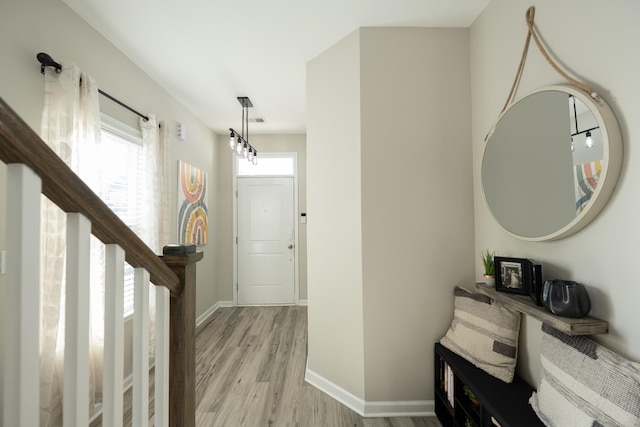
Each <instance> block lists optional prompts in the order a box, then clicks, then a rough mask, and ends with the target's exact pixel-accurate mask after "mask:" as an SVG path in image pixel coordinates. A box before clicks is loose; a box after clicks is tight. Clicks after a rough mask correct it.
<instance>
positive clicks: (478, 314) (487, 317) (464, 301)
mask: <svg viewBox="0 0 640 427" xmlns="http://www.w3.org/2000/svg"><path fill="white" fill-rule="evenodd" d="M453 295H454V312H453V322H451V327H450V328H449V330H448V331H447V334H446V335H445V336H444V337H442V339H441V340H440V344H442V345H443V346H445V347H447V348H448V349H449V350H451V351H453V352H455V353H457V354H459V355H460V356H462V357H463V358H465V359H467V360H468V361H469V362H471V363H473V364H474V365H475V366H477V367H478V368H480V369H482V370H483V371H485V372H487V373H488V374H490V375H493V376H494V377H496V378H499V379H501V380H502V381H504V382H506V383H510V382H512V381H513V374H514V370H515V367H516V360H517V356H518V333H519V332H520V313H519V312H518V311H516V310H512V309H510V308H507V307H505V306H503V305H501V304H500V303H498V302H496V301H494V300H492V299H491V298H489V297H488V296H485V295H482V294H478V293H473V292H469V291H468V290H466V289H464V288H461V287H458V286H456V288H455V289H454V294H453Z"/></svg>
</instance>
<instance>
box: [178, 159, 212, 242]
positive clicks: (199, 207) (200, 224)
mask: <svg viewBox="0 0 640 427" xmlns="http://www.w3.org/2000/svg"><path fill="white" fill-rule="evenodd" d="M178 163H179V165H178V167H179V170H178V242H179V243H195V244H196V245H206V244H207V242H208V240H209V218H208V216H209V208H208V206H207V174H206V173H205V172H204V171H203V170H201V169H198V168H196V167H194V166H192V165H190V164H188V163H185V162H183V161H179V162H178Z"/></svg>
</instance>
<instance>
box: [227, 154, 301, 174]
mask: <svg viewBox="0 0 640 427" xmlns="http://www.w3.org/2000/svg"><path fill="white" fill-rule="evenodd" d="M236 161H237V162H238V163H237V164H238V176H294V175H295V173H294V172H295V171H294V159H293V157H266V156H261V157H260V158H259V159H258V164H257V165H254V164H253V163H249V162H248V161H247V160H246V159H244V158H242V157H238V158H237V160H236Z"/></svg>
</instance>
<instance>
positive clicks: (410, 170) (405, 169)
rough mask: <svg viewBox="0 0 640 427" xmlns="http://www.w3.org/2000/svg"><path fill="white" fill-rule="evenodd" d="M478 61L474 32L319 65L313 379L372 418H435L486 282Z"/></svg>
mask: <svg viewBox="0 0 640 427" xmlns="http://www.w3.org/2000/svg"><path fill="white" fill-rule="evenodd" d="M468 52H469V51H468V30H466V29H450V30H443V29H415V28H362V29H359V30H357V31H355V32H354V33H352V34H351V35H350V36H348V37H347V38H346V39H344V40H343V41H341V42H339V43H338V44H336V45H334V46H333V47H331V48H330V49H328V50H327V51H325V52H324V53H323V54H321V55H320V56H319V57H317V58H315V59H314V60H313V61H311V62H310V63H309V64H308V68H307V85H308V110H307V111H308V128H307V150H308V156H309V162H308V195H307V199H308V206H309V224H308V255H309V259H308V263H309V267H308V286H309V364H308V369H309V370H310V371H313V372H314V373H315V374H318V375H320V376H322V377H324V379H325V380H327V381H329V382H331V383H333V384H334V385H336V386H338V387H341V388H343V389H345V390H346V391H347V392H349V393H351V394H352V395H353V396H355V399H353V401H355V402H356V403H357V402H360V404H362V405H363V406H362V407H360V408H358V407H357V406H358V405H357V404H354V405H353V406H354V408H355V409H357V410H362V411H363V412H365V413H368V409H367V408H373V409H372V411H374V412H375V410H376V408H380V406H379V405H383V406H385V408H386V409H388V408H392V409H390V410H392V411H401V410H402V409H401V408H408V407H411V408H412V409H416V408H417V410H418V411H420V410H422V411H425V410H428V409H427V408H428V403H427V401H428V400H430V399H433V372H432V371H433V356H432V353H433V343H434V342H436V341H438V340H439V338H440V337H441V336H442V335H443V334H444V332H445V331H446V328H447V326H448V324H449V322H450V320H451V316H452V302H453V293H452V289H453V287H454V286H455V285H458V284H460V285H466V286H473V268H472V266H473V259H474V247H473V216H472V211H473V193H472V174H471V170H472V168H471V165H472V162H471V152H470V147H469V139H470V109H469V102H470V87H469V62H468ZM389 402H391V404H390V406H389ZM416 402H418V403H416ZM370 405H371V406H370ZM411 405H415V406H411Z"/></svg>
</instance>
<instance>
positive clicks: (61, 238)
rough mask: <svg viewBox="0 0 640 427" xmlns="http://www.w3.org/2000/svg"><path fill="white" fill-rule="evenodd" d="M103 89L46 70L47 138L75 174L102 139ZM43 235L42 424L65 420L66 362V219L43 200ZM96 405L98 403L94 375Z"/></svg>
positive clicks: (67, 71)
mask: <svg viewBox="0 0 640 427" xmlns="http://www.w3.org/2000/svg"><path fill="white" fill-rule="evenodd" d="M99 111H100V110H99V104H98V88H97V86H96V83H95V81H94V80H93V79H92V78H91V77H90V76H88V75H86V74H85V73H83V72H81V71H80V70H79V69H78V68H77V67H76V66H65V67H64V68H63V71H62V72H61V73H56V72H55V71H54V70H52V69H50V68H47V69H45V100H44V111H43V115H42V135H41V136H42V139H44V140H45V141H46V142H47V143H48V144H49V146H50V147H51V148H52V149H53V151H55V152H56V153H57V154H58V155H59V156H60V157H61V158H62V159H63V160H64V161H65V163H67V165H69V166H70V167H71V168H72V169H73V170H74V171H78V166H79V158H80V151H81V150H80V147H81V146H82V147H83V148H82V149H83V150H84V149H86V150H88V151H91V150H92V148H93V147H95V145H96V144H98V142H99V138H100V113H99ZM43 199H44V200H43V207H42V210H43V212H42V218H43V220H42V234H41V248H42V249H41V251H42V257H41V259H42V262H41V280H40V283H41V287H42V302H41V332H40V333H41V340H40V342H41V350H40V365H41V374H40V425H41V426H56V425H60V424H61V422H62V358H61V353H62V351H63V345H64V344H63V343H64V339H63V337H64V330H63V328H64V316H63V313H64V309H63V308H64V290H65V286H64V283H65V271H64V270H65V248H66V244H65V241H66V215H65V213H64V212H62V211H61V210H60V209H59V208H58V207H57V206H55V205H54V204H53V203H51V202H50V201H49V200H48V199H46V198H44V197H43ZM91 377H92V381H91V382H92V387H91V389H92V396H91V401H92V402H93V401H95V395H94V394H95V376H94V375H91Z"/></svg>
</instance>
